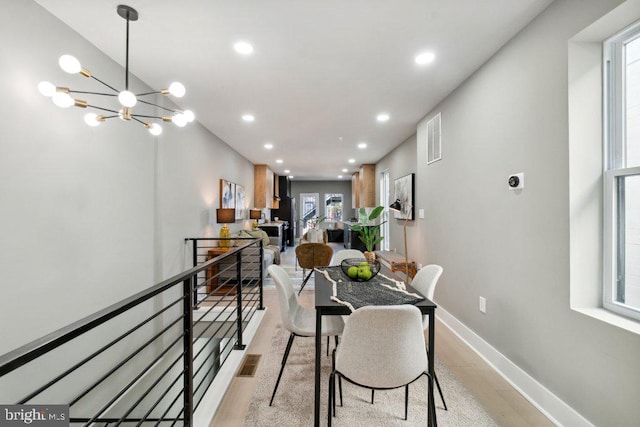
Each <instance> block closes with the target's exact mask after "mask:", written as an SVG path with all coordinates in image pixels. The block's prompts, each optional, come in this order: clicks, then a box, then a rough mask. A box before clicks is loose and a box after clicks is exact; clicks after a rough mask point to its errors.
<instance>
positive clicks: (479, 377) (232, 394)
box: [211, 248, 553, 427]
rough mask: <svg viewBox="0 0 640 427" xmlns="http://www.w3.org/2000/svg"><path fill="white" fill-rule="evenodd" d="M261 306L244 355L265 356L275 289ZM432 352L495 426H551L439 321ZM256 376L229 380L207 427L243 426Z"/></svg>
mask: <svg viewBox="0 0 640 427" xmlns="http://www.w3.org/2000/svg"><path fill="white" fill-rule="evenodd" d="M291 251H292V249H291V248H290V249H288V250H287V253H286V254H283V255H285V256H284V257H283V262H285V260H290V259H292V258H293V257H292V256H291ZM300 303H301V304H303V305H305V306H307V307H313V290H309V291H307V290H306V289H305V290H304V291H303V292H302V295H301V296H300ZM264 305H265V306H266V307H268V310H267V312H266V315H265V318H264V320H263V322H262V325H261V326H260V329H259V330H258V333H257V334H256V337H255V339H254V340H253V342H252V343H251V345H250V346H249V347H248V353H252V354H256V353H257V354H263V355H266V354H267V352H268V350H269V347H270V346H271V338H272V337H273V334H274V333H275V328H276V326H277V325H278V324H280V323H281V320H280V313H279V309H278V301H277V296H276V291H275V289H265V291H264ZM435 348H436V354H437V355H438V358H439V359H440V360H441V361H442V362H443V363H444V364H445V365H447V367H448V368H449V369H451V371H453V373H454V374H455V375H456V376H457V377H458V380H460V382H461V383H462V384H463V385H464V386H465V387H466V388H467V389H468V390H469V391H470V392H471V394H472V395H473V397H474V398H475V399H476V400H477V401H478V403H479V404H480V405H482V407H483V408H484V409H485V410H486V411H487V413H488V414H489V415H490V416H491V418H493V420H494V421H495V422H496V424H498V425H499V426H505V427H519V426H553V424H552V423H551V422H550V421H549V420H548V419H547V418H546V417H545V416H544V415H543V414H542V413H541V412H540V411H538V410H537V409H536V408H535V407H534V406H533V405H531V404H530V403H529V402H528V401H527V400H526V399H525V398H524V397H522V395H520V393H518V392H517V391H516V390H515V389H514V388H513V387H511V386H510V385H509V383H507V382H506V381H505V380H504V379H503V378H502V377H501V376H500V375H498V374H497V373H496V372H495V371H494V370H493V369H492V368H491V367H489V365H487V364H486V363H485V362H484V361H483V360H482V359H481V358H480V357H479V356H478V355H477V354H476V353H474V352H473V350H471V349H470V348H469V347H467V345H466V344H464V343H463V342H462V341H461V340H460V339H459V338H458V337H457V336H456V335H454V334H453V333H452V332H451V331H450V330H449V329H448V328H447V327H446V326H444V325H443V324H442V323H440V322H439V321H437V327H436V347H435ZM259 375H260V366H259V367H258V372H256V376H255V377H254V378H238V377H235V378H234V379H233V382H232V384H231V386H230V387H229V390H228V391H227V393H226V395H225V397H224V400H223V401H222V404H221V405H220V408H219V409H218V412H217V413H216V416H215V418H214V419H213V422H212V423H211V427H219V426H224V427H234V426H242V425H243V422H244V418H245V414H246V411H247V408H248V407H249V402H250V400H251V397H252V395H253V391H254V389H255V387H256V385H257V381H258V376H259ZM461 427H462V426H461Z"/></svg>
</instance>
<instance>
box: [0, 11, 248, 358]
mask: <svg viewBox="0 0 640 427" xmlns="http://www.w3.org/2000/svg"><path fill="white" fill-rule="evenodd" d="M0 31H1V33H2V35H3V36H4V37H3V40H4V41H3V43H2V44H1V45H0V63H2V64H3V65H2V67H1V68H0V88H1V90H2V93H3V95H4V97H5V99H4V101H3V102H2V103H0V117H2V126H0V198H1V200H2V202H1V205H0V236H2V240H1V244H0V271H1V272H2V282H1V283H0V287H1V297H0V325H1V328H2V339H1V340H0V354H2V353H4V352H6V351H9V350H11V349H14V348H16V347H17V346H19V345H21V344H24V343H27V342H29V341H31V340H33V339H35V338H38V337H40V336H42V335H44V334H46V333H48V332H51V331H53V330H55V329H57V328H60V327H62V326H65V325H67V324H69V323H70V322H72V321H74V320H77V319H79V318H81V317H83V316H85V315H88V314H90V313H93V312H95V311H97V310H98V309H100V308H102V307H105V306H107V305H109V304H111V303H114V302H117V301H119V300H121V299H122V298H124V297H127V296H130V295H132V294H133V293H135V292H137V291H139V290H141V289H144V288H147V287H149V286H151V285H152V284H154V283H155V282H156V281H159V280H160V279H163V278H166V277H168V276H171V275H173V274H176V273H178V272H180V271H183V269H184V266H185V265H187V264H188V263H190V259H188V258H187V257H186V256H185V253H186V251H185V245H184V238H185V237H194V236H203V235H215V234H217V232H218V230H219V227H218V224H216V223H215V208H216V207H218V206H219V194H218V193H219V179H220V178H225V179H228V180H231V181H233V182H236V183H239V184H244V185H245V186H246V188H247V195H246V200H247V201H251V200H253V165H252V164H251V163H249V162H248V161H247V160H246V159H244V158H243V157H241V156H240V155H239V154H238V153H237V152H235V151H234V150H232V149H231V148H230V147H229V146H228V145H226V144H224V143H223V142H222V141H221V140H220V139H218V138H217V137H216V136H215V135H212V134H211V133H209V132H208V131H207V130H205V129H204V128H203V127H201V126H200V125H198V124H195V126H193V124H192V126H188V127H186V128H182V129H178V128H176V127H175V126H172V125H170V124H165V125H164V126H163V128H164V133H163V134H162V135H161V136H160V137H157V138H154V137H152V136H151V135H150V134H149V133H148V132H147V131H146V130H145V129H144V128H143V127H142V126H141V125H138V124H136V123H124V122H121V121H118V120H112V121H110V122H107V123H105V124H103V125H102V126H99V127H97V128H89V127H88V126H86V125H85V124H84V122H83V121H82V117H83V115H84V113H85V111H83V110H81V109H78V108H73V107H72V108H69V109H64V110H63V109H61V108H58V107H56V106H54V105H53V104H52V102H51V101H50V100H49V99H47V98H45V97H43V96H42V95H40V94H39V92H38V90H37V87H36V86H37V84H38V82H40V81H41V80H50V81H52V82H54V83H57V84H59V85H68V86H71V87H74V86H75V87H78V88H82V89H86V90H92V89H98V90H99V89H100V87H99V86H94V85H93V84H92V82H89V81H87V80H83V78H82V77H79V76H72V75H69V74H66V73H64V72H63V71H62V70H60V68H59V67H58V65H57V64H58V57H59V56H60V55H61V54H64V53H71V54H74V55H75V56H76V57H77V58H79V60H80V61H81V63H82V64H83V65H84V66H85V67H86V68H88V69H90V70H91V71H92V72H93V73H94V74H95V75H96V76H97V77H99V78H101V79H103V80H105V81H107V82H114V84H115V83H117V82H121V81H122V78H123V76H124V70H123V69H122V67H120V66H119V65H118V64H116V63H115V62H114V61H112V60H111V59H109V58H108V57H106V56H105V55H104V54H103V53H102V52H100V51H99V50H97V49H96V48H95V47H94V46H93V45H91V44H89V43H88V42H87V41H86V40H85V39H83V38H81V37H80V36H79V35H78V34H77V33H75V32H74V31H72V30H71V29H70V28H68V27H67V26H66V25H64V24H63V23H62V22H61V21H59V20H58V19H57V18H55V17H53V16H52V15H50V14H49V13H48V12H46V11H45V10H44V9H42V8H41V7H40V6H39V5H37V4H36V3H34V2H32V1H10V2H4V3H3V13H2V14H0ZM183 83H185V85H186V86H187V91H188V90H189V82H183ZM96 85H97V84H96ZM131 86H132V87H134V88H135V87H138V88H140V89H141V90H142V89H144V88H145V86H144V85H143V84H142V83H141V82H140V81H138V80H135V79H134V80H133V81H132V82H131ZM188 96H189V93H188V92H187V98H188ZM161 102H164V101H161ZM199 113H200V114H204V113H205V112H197V111H196V114H199ZM247 207H248V206H247ZM210 209H211V210H212V213H211V215H209V214H208V213H209V210H210ZM243 225H244V223H243V222H238V223H236V224H234V225H233V227H232V228H233V229H235V230H237V229H238V228H240V227H242V226H243ZM232 231H233V230H232Z"/></svg>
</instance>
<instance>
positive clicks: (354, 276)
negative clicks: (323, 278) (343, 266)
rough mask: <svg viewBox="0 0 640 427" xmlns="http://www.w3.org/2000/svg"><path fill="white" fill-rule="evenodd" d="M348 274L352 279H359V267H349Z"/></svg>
mask: <svg viewBox="0 0 640 427" xmlns="http://www.w3.org/2000/svg"><path fill="white" fill-rule="evenodd" d="M347 276H349V277H350V278H351V279H357V278H358V267H355V266H352V267H349V269H348V270H347Z"/></svg>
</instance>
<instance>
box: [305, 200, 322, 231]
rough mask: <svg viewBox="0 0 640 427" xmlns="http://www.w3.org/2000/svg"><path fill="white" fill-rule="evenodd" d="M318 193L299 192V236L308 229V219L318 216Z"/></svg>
mask: <svg viewBox="0 0 640 427" xmlns="http://www.w3.org/2000/svg"><path fill="white" fill-rule="evenodd" d="M319 208H320V194H319V193H300V236H303V235H304V233H306V232H307V231H309V229H310V228H311V227H310V224H309V221H310V220H312V219H314V218H317V217H318V216H320V209H319Z"/></svg>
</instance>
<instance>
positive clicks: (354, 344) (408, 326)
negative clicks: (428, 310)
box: [328, 305, 429, 426]
mask: <svg viewBox="0 0 640 427" xmlns="http://www.w3.org/2000/svg"><path fill="white" fill-rule="evenodd" d="M350 317H351V318H350V319H349V322H347V324H346V325H345V327H344V332H343V334H342V340H341V342H340V345H338V348H337V349H336V350H334V352H333V369H332V371H331V375H330V376H329V405H328V423H329V426H331V418H332V415H333V416H335V415H336V396H335V392H336V390H335V388H336V377H338V380H341V379H343V378H344V380H345V381H348V382H350V383H352V384H355V385H358V386H360V387H365V388H369V389H371V390H372V392H373V391H374V390H388V389H394V388H399V387H405V402H404V405H405V406H404V409H405V412H404V418H405V420H406V419H407V415H408V407H409V384H411V383H412V382H414V381H416V380H417V379H418V378H420V377H421V376H422V375H427V376H428V375H429V374H428V368H429V363H428V359H427V352H426V351H425V348H426V344H425V340H424V332H423V329H422V315H421V313H420V310H419V309H418V308H417V307H416V306H413V305H386V306H384V305H378V306H365V307H362V308H359V309H357V310H356V311H354V312H353V313H352V314H351V316H350ZM340 389H342V387H340ZM340 395H341V399H342V393H340Z"/></svg>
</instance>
